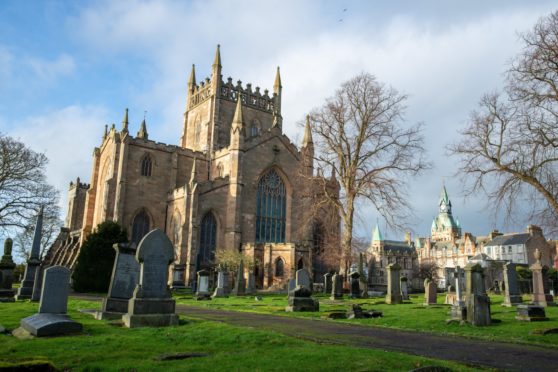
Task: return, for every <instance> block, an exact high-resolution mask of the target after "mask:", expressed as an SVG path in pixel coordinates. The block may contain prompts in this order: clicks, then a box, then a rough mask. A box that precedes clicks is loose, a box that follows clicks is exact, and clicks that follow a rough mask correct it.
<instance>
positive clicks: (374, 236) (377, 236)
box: [372, 224, 384, 241]
mask: <svg viewBox="0 0 558 372" xmlns="http://www.w3.org/2000/svg"><path fill="white" fill-rule="evenodd" d="M382 240H384V237H383V236H382V232H381V231H380V227H379V226H378V224H376V227H375V228H374V232H373V233H372V241H382Z"/></svg>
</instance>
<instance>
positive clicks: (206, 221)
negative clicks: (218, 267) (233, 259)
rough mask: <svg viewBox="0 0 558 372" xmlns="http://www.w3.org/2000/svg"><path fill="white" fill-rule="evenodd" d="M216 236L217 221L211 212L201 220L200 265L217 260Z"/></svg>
mask: <svg viewBox="0 0 558 372" xmlns="http://www.w3.org/2000/svg"><path fill="white" fill-rule="evenodd" d="M216 237H217V222H216V221H215V217H213V214H212V213H211V212H209V213H207V214H206V215H205V216H204V217H203V219H202V222H201V229H200V249H199V253H198V255H199V256H198V260H199V261H198V262H199V264H200V265H203V266H206V265H210V264H212V263H213V261H214V260H215V246H216Z"/></svg>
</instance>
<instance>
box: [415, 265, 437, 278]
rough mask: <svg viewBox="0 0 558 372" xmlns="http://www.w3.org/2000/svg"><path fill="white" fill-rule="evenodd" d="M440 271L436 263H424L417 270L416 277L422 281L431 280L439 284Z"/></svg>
mask: <svg viewBox="0 0 558 372" xmlns="http://www.w3.org/2000/svg"><path fill="white" fill-rule="evenodd" d="M439 269H440V267H439V266H438V264H437V263H436V261H424V262H421V263H420V265H419V266H418V267H417V268H416V269H415V273H414V276H415V277H417V278H421V279H430V280H431V281H433V282H437V281H438V279H439V275H438V273H439Z"/></svg>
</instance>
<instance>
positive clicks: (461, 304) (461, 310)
mask: <svg viewBox="0 0 558 372" xmlns="http://www.w3.org/2000/svg"><path fill="white" fill-rule="evenodd" d="M455 269H456V270H455V272H454V273H453V278H454V279H455V295H454V296H455V297H454V298H453V304H452V307H451V309H450V315H451V319H453V320H458V321H459V322H464V321H466V320H467V307H466V306H465V301H463V294H462V290H461V288H462V287H463V284H462V283H461V269H460V268H459V266H457V267H456V268H455Z"/></svg>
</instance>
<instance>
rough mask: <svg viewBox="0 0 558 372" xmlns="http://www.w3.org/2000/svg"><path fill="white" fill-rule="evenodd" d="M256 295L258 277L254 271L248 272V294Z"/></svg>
mask: <svg viewBox="0 0 558 372" xmlns="http://www.w3.org/2000/svg"><path fill="white" fill-rule="evenodd" d="M254 293H256V277H255V275H254V272H253V271H252V270H249V271H248V283H247V284H246V294H247V295H253V294H254Z"/></svg>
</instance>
